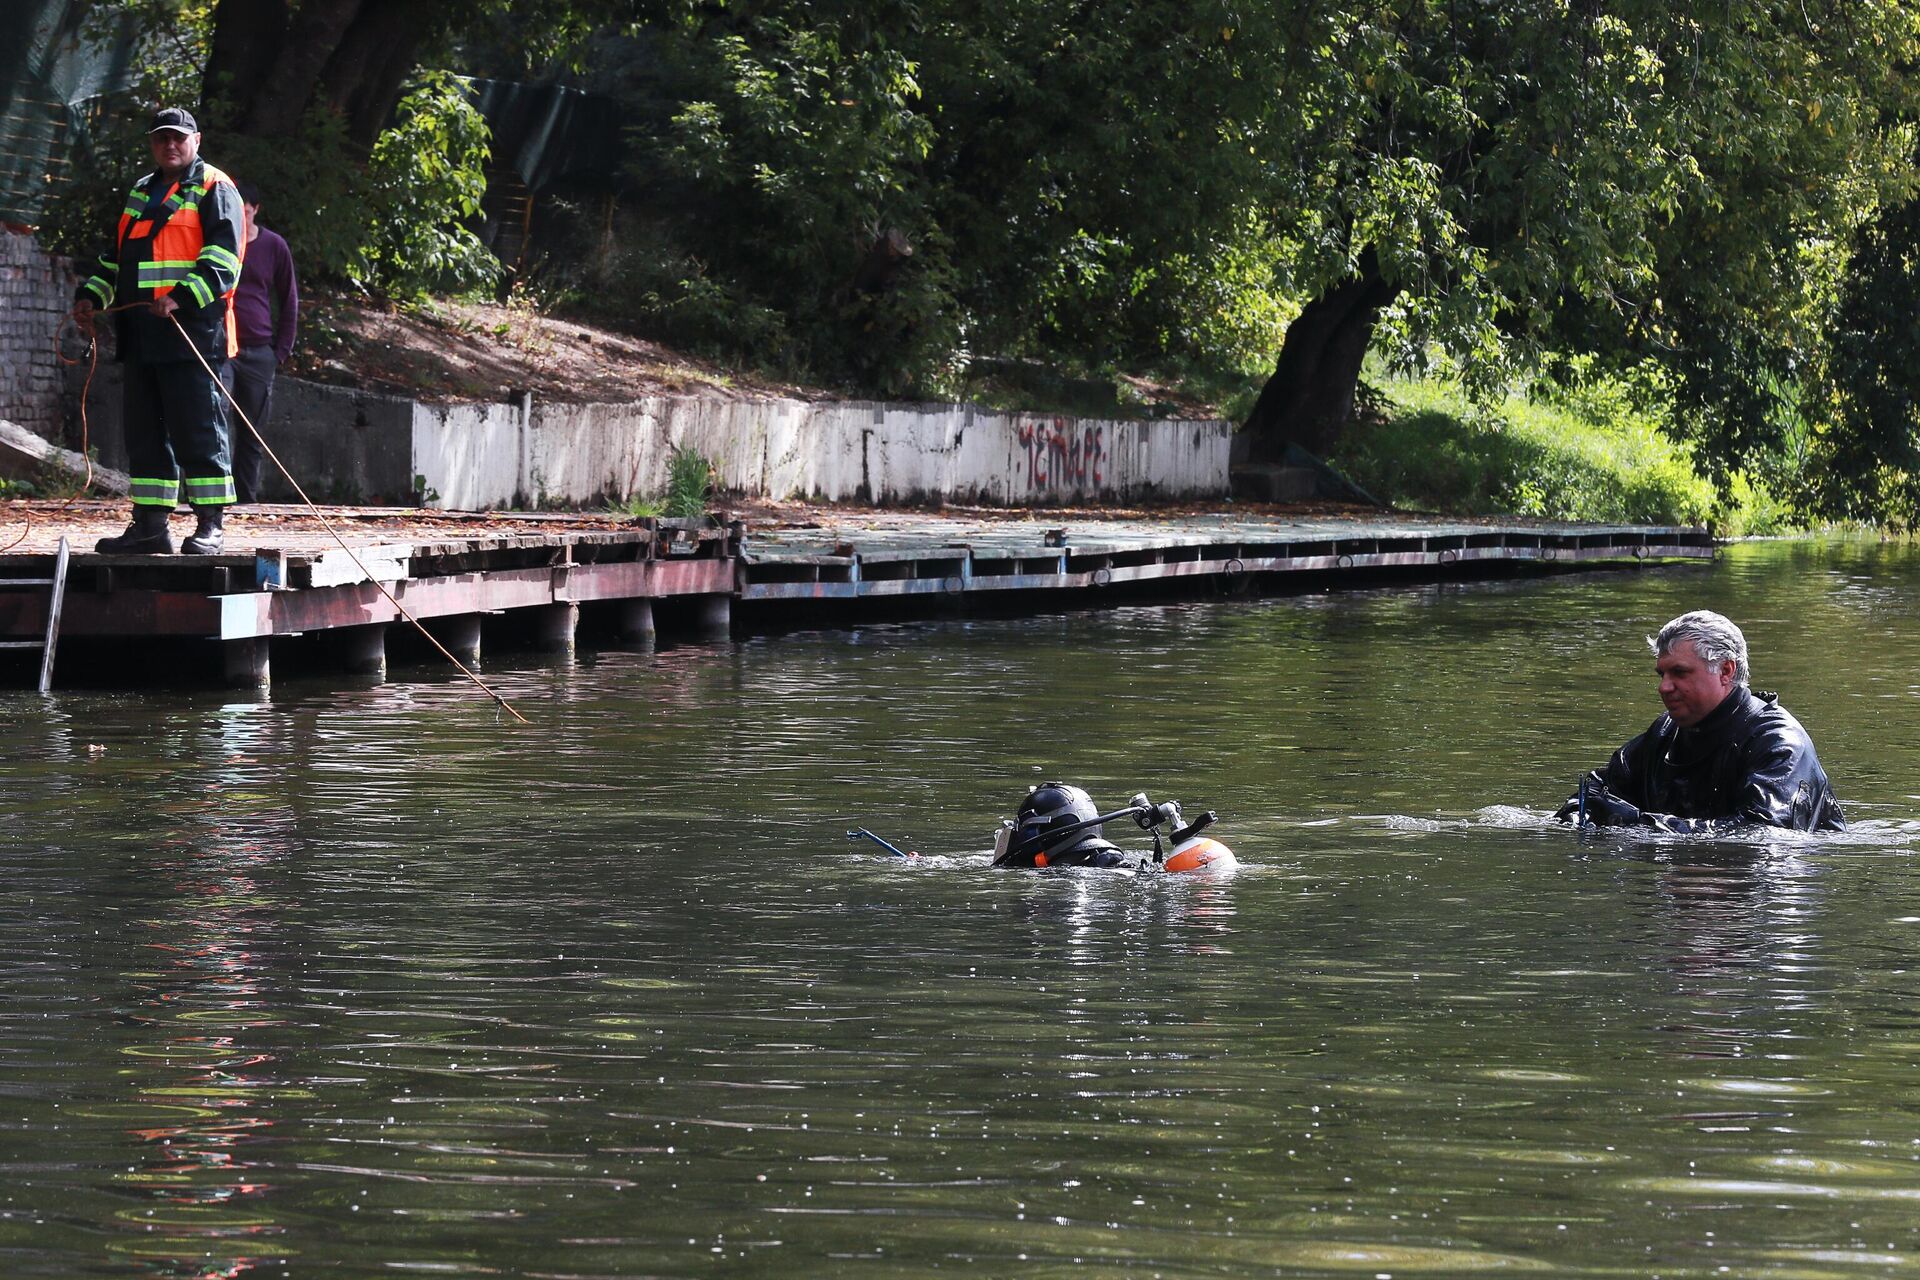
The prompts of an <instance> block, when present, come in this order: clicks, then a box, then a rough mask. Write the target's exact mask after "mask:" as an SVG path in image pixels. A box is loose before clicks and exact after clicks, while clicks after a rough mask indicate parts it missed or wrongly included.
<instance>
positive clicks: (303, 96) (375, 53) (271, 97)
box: [202, 0, 472, 146]
mask: <svg viewBox="0 0 1920 1280" xmlns="http://www.w3.org/2000/svg"><path fill="white" fill-rule="evenodd" d="M471 8H472V6H471V4H470V3H466V2H464V0H463V2H460V3H435V0H303V2H302V3H301V4H300V5H299V6H298V8H297V9H295V10H290V9H289V7H288V3H287V0H220V3H219V6H218V8H217V9H216V11H215V15H214V29H213V47H212V50H211V54H210V56H209V58H208V60H207V74H206V77H205V84H206V88H205V90H204V92H203V94H202V97H203V98H204V99H205V102H206V105H209V106H211V105H212V104H213V102H214V101H216V100H217V101H218V102H220V103H221V104H223V106H224V107H225V111H224V112H222V113H221V115H220V116H219V117H218V118H219V119H220V120H221V122H222V127H223V128H224V129H225V130H228V131H231V132H233V133H237V134H242V135H245V136H247V137H252V138H268V139H272V138H284V137H290V136H293V135H294V134H296V133H297V132H298V130H299V126H300V121H301V119H302V118H303V117H304V116H305V115H306V113H307V111H308V110H309V109H311V108H312V107H314V106H316V105H322V106H325V107H327V108H329V109H331V110H333V111H336V112H338V113H339V114H340V115H341V117H342V118H343V119H345V121H346V122H347V133H348V136H349V137H351V138H352V139H353V140H354V141H356V142H358V143H360V144H362V145H363V146H364V145H369V144H371V143H372V141H373V139H374V138H375V137H376V136H377V135H378V134H379V132H380V130H381V129H382V128H383V127H385V125H386V122H387V115H388V113H389V112H390V111H392V109H393V104H394V102H395V101H396V100H398V98H399V96H400V88H401V86H402V85H403V84H404V83H405V82H406V78H407V75H408V73H410V72H411V71H412V70H413V67H414V60H415V58H416V57H417V55H418V54H419V52H420V49H421V47H422V46H423V45H424V44H425V43H426V41H427V39H428V38H429V37H430V36H432V35H433V33H434V32H435V31H436V30H437V29H438V27H439V25H440V24H444V23H446V22H448V21H452V20H455V19H456V18H459V17H465V16H468V15H469V14H470V11H471Z"/></svg>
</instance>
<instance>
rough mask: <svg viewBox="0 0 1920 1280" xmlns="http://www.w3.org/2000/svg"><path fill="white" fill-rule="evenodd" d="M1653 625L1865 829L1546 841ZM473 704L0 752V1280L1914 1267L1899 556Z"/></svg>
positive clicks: (1267, 614) (663, 666)
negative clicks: (1087, 827)
mask: <svg viewBox="0 0 1920 1280" xmlns="http://www.w3.org/2000/svg"><path fill="white" fill-rule="evenodd" d="M1695 607H1709V608H1716V609H1720V610H1722V611H1724V612H1726V613H1728V614H1730V615H1732V616H1733V617H1735V619H1736V620H1738V621H1739V622H1741V623H1742V624H1743V625H1744V626H1745V628H1746V630H1747V635H1748V638H1749V641H1750V643H1751V645H1752V648H1753V668H1754V678H1755V684H1756V685H1757V686H1758V687H1761V688H1777V689H1779V690H1781V691H1782V693H1783V695H1784V700H1785V701H1786V703H1787V705H1788V706H1790V707H1791V708H1793V709H1794V710H1795V711H1796V712H1797V713H1798V714H1799V716H1800V717H1801V719H1802V720H1803V721H1804V722H1805V723H1806V724H1807V726H1808V728H1809V729H1810V731H1811V732H1812V733H1813V735H1814V737H1815V740H1816V741H1817V742H1818V744H1819V747H1820V752H1821V757H1822V759H1823V761H1824V763H1825V764H1826V766H1827V769H1828V772H1829V773H1830V774H1831V775H1832V777H1833V779H1834V781H1835V785H1836V790H1837V792H1838V794H1839V795H1840V797H1841V798H1842V800H1843V801H1844V802H1845V805H1846V808H1847V811H1848V814H1849V816H1850V818H1851V819H1852V820H1853V823H1854V830H1853V831H1852V832H1850V833H1849V834H1847V835H1845V836H1838V837H1828V838H1822V839H1815V838H1812V837H1800V836H1790V835H1778V836H1776V837H1775V838H1774V839H1772V840H1769V841H1760V840H1754V841H1747V842H1727V841H1719V842H1711V841H1702V840H1664V841H1661V840H1654V839H1633V838H1629V837H1624V836H1618V835H1610V836H1600V837H1593V836H1589V837H1587V838H1584V839H1583V838H1579V837H1576V836H1574V835H1573V834H1570V833H1569V832H1568V831H1567V830H1565V829H1564V828H1560V827H1558V826H1556V825H1555V824H1553V823H1552V822H1550V821H1549V820H1548V818H1547V815H1548V814H1549V813H1550V812H1551V811H1552V809H1553V808H1554V806H1555V805H1556V804H1557V803H1558V802H1559V800H1560V799H1561V797H1562V796H1564V795H1565V794H1566V792H1567V791H1568V789H1569V788H1570V786H1571V784H1572V782H1573V779H1574V778H1575V777H1576V775H1577V774H1578V773H1579V772H1580V771H1581V770H1583V769H1585V768H1589V767H1592V766H1594V765H1597V764H1599V763H1601V761H1602V760H1604V758H1605V755H1606V753H1607V752H1608V751H1609V750H1610V749H1611V748H1612V747H1614V746H1615V745H1617V744H1618V743H1619V742H1621V741H1623V740H1624V739H1625V738H1627V737H1629V736H1631V735H1632V734H1633V733H1636V732H1638V731H1639V730H1640V729H1642V728H1644V727H1645V725H1646V724H1647V722H1648V721H1650V720H1651V719H1652V718H1653V716H1654V715H1655V714H1656V713H1657V712H1658V710H1659V706H1658V701H1657V698H1656V697H1655V694H1654V690H1653V680H1652V660H1651V657H1650V655H1649V654H1648V653H1647V652H1646V648H1645V644H1644V641H1643V637H1644V636H1645V635H1646V634H1647V633H1648V632H1650V631H1652V630H1654V629H1655V628H1657V627H1658V626H1659V624H1660V623H1661V622H1663V621H1664V620H1666V619H1667V618H1668V617H1671V616H1672V615H1674V614H1676V613H1679V612H1682V611H1684V610H1686V609H1689V608H1695ZM490 667H491V670H490V675H491V676H492V677H494V678H496V679H497V680H498V682H499V684H500V686H501V688H502V689H503V691H504V692H505V693H506V694H507V695H508V696H509V697H510V698H512V699H513V700H514V701H515V702H516V703H517V704H518V705H519V706H520V707H521V708H522V709H523V710H524V711H525V712H526V713H527V714H528V715H529V717H530V718H531V719H533V720H534V722H535V723H534V726H533V727H532V728H531V729H527V728H521V727H519V726H516V725H514V724H512V723H511V722H510V721H505V720H503V719H502V718H500V717H499V715H498V714H497V713H496V712H495V711H494V710H493V709H492V708H491V706H490V705H488V704H487V703H486V702H485V701H484V699H481V698H477V697H475V696H473V695H472V693H471V692H470V691H469V690H468V689H467V688H465V687H463V686H462V685H461V684H460V683H459V682H457V681H455V680H451V679H447V678H444V677H443V676H442V674H441V673H440V672H439V671H436V670H432V669H427V668H414V669H410V670H403V671H400V672H398V673H396V675H397V678H396V679H395V680H394V682H392V683H389V684H386V685H381V686H377V687H366V688H351V689H344V690H343V689H340V688H338V687H335V686H333V685H329V684H324V683H318V682H315V683H311V684H300V683H294V684H283V685H281V686H279V687H277V688H276V690H275V691H274V694H273V696H272V697H271V699H270V700H263V701H232V700H231V699H230V697H229V696H228V695H223V694H219V693H214V692H198V693H165V692H155V691H146V692H113V693H99V692H87V693H62V694H58V695H56V696H54V697H53V698H51V699H49V700H46V701H43V700H41V699H40V698H38V697H36V696H34V695H32V694H31V693H23V692H18V691H7V692H4V693H0V871H4V875H5V884H6V889H7V891H6V894H5V897H4V899H0V975H3V977H0V982H3V983H4V986H3V987H0V990H3V991H4V999H3V1000H0V1171H3V1172H4V1178H3V1179H0V1275H4V1276H8V1277H15V1276H60V1277H74V1276H148V1275H150V1276H166V1277H228V1276H254V1275H259V1276H267V1275H281V1274H286V1275H293V1276H333V1275H339V1276H355V1277H359V1276H391V1275H401V1276H407V1275H434V1276H440V1275H453V1276H515V1277H579V1278H585V1277H616V1276H617V1277H641V1276H750V1277H751V1276H815V1275H833V1276H874V1277H880V1276H914V1275H926V1274H934V1273H942V1274H957V1275H969V1276H976V1275H977V1276H996V1277H998V1276H1007V1277H1052V1276H1068V1275H1072V1276H1089V1277H1094V1276H1139V1277H1149V1276H1169V1277H1174V1276H1178V1277H1203V1276H1261V1275H1280V1276H1340V1277H1345V1276H1355V1277H1378V1276H1459V1275H1481V1274H1495V1273H1501V1274H1504V1273H1537V1274H1558V1275H1562V1276H1635V1277H1638V1276H1651V1275H1658V1276H1675V1277H1678V1276H1723V1275H1733V1276H1774V1277H1807V1278H1813V1277H1857V1276H1881V1275H1887V1274H1893V1273H1900V1272H1904V1271H1907V1270H1910V1269H1915V1268H1916V1267H1920V872H1917V871H1916V868H1915V851H1916V846H1920V783H1917V782H1916V775H1917V774H1920V732H1916V729H1917V728H1920V724H1917V722H1920V553H1917V552H1916V550H1915V549H1914V548H1913V547H1912V546H1910V545H1903V544H1889V545H1881V544H1877V543H1871V542H1836V543H1779V544H1756V545H1747V546H1740V547H1735V548H1732V549H1730V550H1729V551H1728V553H1727V554H1726V555H1725V557H1724V558H1723V559H1722V560H1721V561H1720V562H1719V563H1718V564H1716V565H1714V566H1712V567H1693V568H1679V569H1665V570H1659V571H1641V572H1633V571H1628V572H1617V573H1593V574H1584V575H1580V576H1576V577H1561V578H1552V579H1543V580H1533V581H1527V582H1521V583H1503V584H1471V585H1451V586H1431V587H1396V588H1389V589H1380V590H1368V591H1356V592H1351V593H1339V594H1330V595H1313V596H1302V597H1293V598H1282V599H1274V600H1267V601H1252V602H1246V601H1238V602H1209V603H1203V604H1190V605H1174V606H1167V607H1137V608H1126V609H1121V610H1116V611H1113V612H1107V613H1079V614H1070V615H1058V616H1048V617H1042V618H1037V619H1033V620H1027V621H1020V620H1013V621H1003V620H995V621H978V622H962V621H948V622H934V623H924V624H916V625H902V626H887V627H874V628H865V629H861V630H857V631H843V632H831V631H821V632H806V633H798V634H788V635H782V636H778V637H770V638H762V639H750V640H746V641H742V642H738V643H735V644H733V645H730V646H720V647H706V648H702V647H681V648H667V649H663V650H662V651H660V652H659V653H657V654H643V653H621V652H612V653H599V654H588V655H584V656H583V657H582V658H581V659H580V660H579V661H578V662H576V663H573V664H569V665H563V666H552V665H540V664H536V663H533V662H531V661H530V660H521V661H519V662H517V663H516V662H512V661H507V662H497V663H492V664H490ZM1056 776H1058V777H1065V778H1069V779H1072V780H1076V781H1079V782H1081V783H1082V784H1084V785H1085V786H1087V787H1088V788H1090V789H1091V790H1092V792H1093V793H1094V795H1095V797H1096V798H1097V799H1098V800H1100V801H1102V802H1103V803H1104V804H1106V805H1109V806H1111V805H1117V804H1118V803H1120V802H1121V801H1123V800H1124V799H1125V798H1126V797H1127V796H1128V795H1131V794H1132V793H1133V792H1134V791H1135V790H1138V789H1141V788H1145V789H1146V790H1148V791H1149V792H1151V793H1152V794H1153V795H1154V796H1155V798H1166V797H1177V798H1178V799H1179V800H1181V801H1182V802H1184V803H1185V804H1186V806H1187V808H1188V811H1189V813H1192V812H1193V811H1194V810H1196V809H1200V808H1215V809H1218V810H1219V811H1220V813H1221V814H1222V821H1221V823H1220V825H1219V827H1218V828H1217V829H1216V832H1217V834H1218V835H1219V836H1220V837H1221V838H1222V839H1224V840H1225V841H1226V842H1227V843H1229V844H1231V845H1232V846H1233V847H1234V848H1235V849H1236V851H1237V852H1238V853H1239V855H1240V857H1241V859H1242V861H1243V863H1244V864H1245V865H1244V866H1243V868H1242V869H1241V871H1240V872H1239V873H1238V874H1236V875H1234V876H1231V877H1228V878H1216V879H1205V878H1199V877H1167V876H1139V877H1131V876H1125V875H1116V874H1111V873H1095V872H1047V873H1021V872H993V871H990V870H988V869H987V867H986V865H985V863H986V854H985V850H986V848H987V846H988V843H989V841H990V832H991V827H992V825H993V822H994V820H995V819H996V818H997V817H999V816H1001V815H1002V814H1006V813H1010V812H1011V810H1012V808H1013V806H1014V804H1015V803H1016V802H1017V800H1018V798H1019V796H1020V795H1021V794H1022V793H1023V791H1024V789H1025V788H1026V786H1027V785H1029V784H1031V783H1035V782H1039V781H1041V780H1043V779H1045V778H1049V777H1056ZM853 825H867V826H871V827H873V828H874V829H875V830H877V831H879V832H881V833H882V834H885V835H888V836H890V837H893V838H895V839H897V840H899V841H901V842H902V843H905V844H908V845H910V846H911V847H913V848H915V849H918V850H920V851H921V852H922V853H923V854H924V855H925V856H923V857H922V858H920V859H918V860H916V861H914V862H912V863H903V862H901V861H900V860H898V859H893V858H890V857H888V856H886V855H885V854H884V853H882V852H881V851H880V850H878V849H876V848H873V847H872V846H865V847H862V846H856V845H850V844H849V843H848V841H847V840H846V838H845V836H846V831H847V828H848V827H850V826H853ZM1110 834H1114V835H1116V836H1117V837H1118V838H1119V839H1120V840H1121V841H1122V842H1123V843H1125V842H1128V840H1129V835H1130V833H1120V832H1118V831H1114V832H1110Z"/></svg>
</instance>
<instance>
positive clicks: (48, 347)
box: [0, 227, 77, 440]
mask: <svg viewBox="0 0 1920 1280" xmlns="http://www.w3.org/2000/svg"><path fill="white" fill-rule="evenodd" d="M76 284H77V281H75V280H74V278H73V273H72V271H71V269H70V268H69V267H68V265H67V261H66V259H64V258H56V257H54V256H52V255H51V254H48V253H43V252H42V251H41V250H40V247H39V245H37V244H36V243H35V242H34V239H33V237H32V236H30V235H25V234H22V233H20V232H17V231H9V230H7V229H5V228H4V227H0V418H4V419H6V420H7V421H9V422H12V423H14V424H16V425H18V426H22V427H25V428H26V429H27V430H29V431H31V432H33V433H34V434H35V435H37V436H39V437H41V438H42V439H45V440H58V439H60V434H61V426H62V424H63V422H64V421H65V411H64V409H63V407H62V389H63V388H64V386H65V378H64V376H63V371H62V369H61V366H60V365H59V364H58V363H57V362H56V361H55V360H54V339H55V337H56V336H57V335H58V333H59V331H60V322H61V320H62V319H63V318H64V317H65V316H66V314H67V313H68V312H69V311H71V310H72V309H73V291H74V288H75V286H76Z"/></svg>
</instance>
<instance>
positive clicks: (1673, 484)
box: [1331, 380, 1714, 524]
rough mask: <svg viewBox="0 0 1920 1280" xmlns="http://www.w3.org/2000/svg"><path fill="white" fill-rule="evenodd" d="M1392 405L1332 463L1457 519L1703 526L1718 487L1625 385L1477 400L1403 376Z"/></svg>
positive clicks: (1402, 499) (1391, 387)
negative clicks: (1481, 517)
mask: <svg viewBox="0 0 1920 1280" xmlns="http://www.w3.org/2000/svg"><path fill="white" fill-rule="evenodd" d="M1381 390H1382V392H1383V395H1384V399H1385V408H1384V411H1383V412H1382V413H1380V414H1378V415H1377V416H1374V417H1372V418H1370V419H1367V420H1363V421H1361V422H1359V423H1357V424H1356V427H1355V430H1354V431H1353V432H1352V434H1351V435H1350V436H1349V438H1348V440H1347V442H1346V443H1345V445H1344V447H1343V448H1342V449H1341V450H1340V451H1339V452H1338V453H1336V454H1335V456H1334V457H1333V458H1332V459H1331V461H1332V462H1333V463H1334V465H1336V466H1338V467H1340V468H1341V469H1342V470H1344V471H1345V472H1346V473H1347V474H1348V475H1350V476H1351V477H1352V478H1353V479H1354V481H1355V482H1356V483H1358V484H1360V485H1361V486H1362V487H1363V488H1365V489H1367V490H1368V491H1369V492H1371V493H1374V494H1376V495H1377V496H1379V497H1380V498H1382V499H1384V500H1387V501H1390V502H1395V503H1400V504H1407V505H1413V506H1418V507H1422V508H1426V509H1430V510H1435V511H1442V512H1447V513H1451V514H1457V515H1493V514H1512V515H1526V516H1538V517H1542V518H1545V519H1554V520H1596V521H1629V522H1635V523H1652V524H1697V523H1701V522H1703V521H1705V520H1706V519H1707V517H1708V516H1709V514H1710V513H1712V512H1713V510H1714V492H1713V488H1712V486H1711V485H1710V484H1709V483H1708V482H1707V481H1706V480H1705V479H1704V478H1702V477H1701V476H1700V475H1699V474H1698V472H1696V471H1695V469H1694V466H1693V460H1692V457H1691V455H1690V454H1689V453H1688V451H1687V450H1686V449H1685V448H1684V447H1683V446H1681V445H1677V444H1675V443H1673V442H1672V441H1670V440H1668V439H1667V438H1666V437H1665V436H1663V435H1662V434H1661V433H1660V432H1659V430H1658V427H1657V423H1658V418H1657V415H1656V414H1655V413H1653V412H1651V411H1649V410H1646V409H1644V408H1640V407H1637V405H1636V403H1635V397H1634V395H1632V394H1630V393H1629V392H1628V391H1626V390H1625V389H1623V388H1621V387H1619V386H1612V387H1608V386H1605V385H1601V386H1599V387H1594V388H1588V389H1584V390H1580V391H1578V392H1577V393H1574V394H1568V393H1564V392H1562V393H1557V394H1553V395H1551V396H1549V395H1545V394H1543V395H1540V396H1537V397H1535V398H1528V397H1526V396H1521V395H1513V396H1509V397H1508V398H1507V399H1506V400H1504V401H1503V402H1501V403H1499V404H1496V405H1478V404H1475V403H1474V402H1473V401H1472V400H1471V399H1470V398H1469V397H1468V395H1467V394H1466V393H1465V392H1464V391H1463V390H1462V389H1461V388H1460V387H1459V386H1458V385H1457V384H1454V383H1451V382H1446V381H1439V380H1427V381H1408V380H1393V381H1389V382H1387V383H1385V384H1384V386H1383V387H1382V388H1381Z"/></svg>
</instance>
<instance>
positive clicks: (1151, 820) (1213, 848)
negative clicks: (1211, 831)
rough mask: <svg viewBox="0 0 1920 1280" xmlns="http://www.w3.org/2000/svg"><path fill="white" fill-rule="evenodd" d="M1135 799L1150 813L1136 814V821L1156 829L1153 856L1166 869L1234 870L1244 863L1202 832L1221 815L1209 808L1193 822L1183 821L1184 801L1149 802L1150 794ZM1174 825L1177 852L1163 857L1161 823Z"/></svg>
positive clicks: (1170, 837) (1152, 829)
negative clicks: (1181, 810)
mask: <svg viewBox="0 0 1920 1280" xmlns="http://www.w3.org/2000/svg"><path fill="white" fill-rule="evenodd" d="M1134 801H1135V802H1136V803H1138V804H1139V805H1141V806H1143V807H1144V808H1145V809H1146V810H1147V812H1146V813H1145V814H1144V815H1142V814H1138V813H1136V814H1135V815H1134V819H1133V820H1134V821H1135V822H1138V823H1139V824H1140V825H1141V826H1143V827H1146V828H1147V829H1148V830H1149V831H1152V832H1153V857H1154V861H1156V862H1159V863H1160V866H1161V868H1162V869H1163V870H1166V871H1232V870H1233V869H1234V868H1235V867H1238V866H1239V865H1240V859H1238V858H1236V857H1234V856H1233V850H1231V849H1229V848H1227V846H1226V845H1224V844H1221V843H1220V842H1219V841H1218V840H1215V839H1213V838H1212V837H1210V836H1203V835H1201V834H1200V833H1201V832H1202V831H1205V830H1206V829H1207V828H1208V827H1210V826H1212V825H1213V824H1214V823H1215V822H1218V821H1219V820H1220V815H1219V814H1217V813H1215V812H1214V811H1213V810H1211V809H1209V810H1207V811H1206V812H1205V813H1203V814H1201V815H1200V816H1199V817H1198V818H1195V819H1194V820H1193V821H1192V822H1191V823H1182V822H1181V820H1180V802H1179V801H1177V800H1169V801H1167V802H1166V803H1165V804H1158V805H1156V804H1149V803H1148V802H1147V797H1146V793H1145V792H1142V793H1141V794H1139V795H1137V796H1135V797H1134ZM1161 822H1170V823H1172V824H1173V832H1172V834H1171V835H1169V836H1168V839H1170V840H1171V841H1173V851H1172V852H1171V853H1169V854H1167V855H1166V858H1165V859H1164V860H1162V859H1161V857H1160V823H1161Z"/></svg>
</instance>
